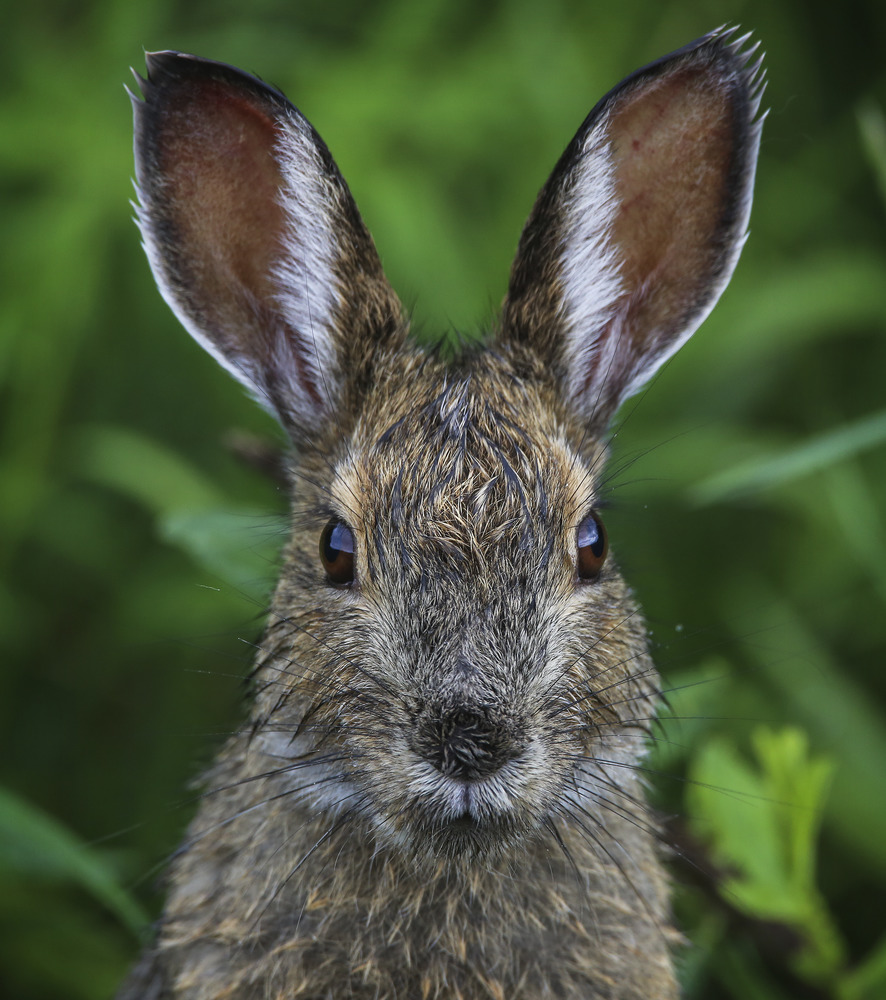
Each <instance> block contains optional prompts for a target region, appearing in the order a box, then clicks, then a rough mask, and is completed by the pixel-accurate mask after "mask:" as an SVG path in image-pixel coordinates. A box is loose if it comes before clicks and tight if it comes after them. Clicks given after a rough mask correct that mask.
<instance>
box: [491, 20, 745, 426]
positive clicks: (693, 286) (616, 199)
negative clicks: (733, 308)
mask: <svg viewBox="0 0 886 1000" xmlns="http://www.w3.org/2000/svg"><path fill="white" fill-rule="evenodd" d="M744 42H745V39H743V38H742V39H738V40H735V39H734V34H733V32H732V31H726V32H723V31H719V32H714V33H713V34H711V35H707V36H705V37H704V38H701V39H699V40H698V41H697V42H695V43H693V44H692V45H689V46H687V47H686V48H685V49H681V50H680V51H679V52H675V53H673V54H672V55H670V56H666V57H665V58H664V59H660V60H659V61H658V62H656V63H653V64H652V65H651V66H647V67H646V68H644V69H641V70H638V71H637V72H636V73H634V74H633V75H632V76H629V77H628V78H627V79H626V80H624V81H623V82H622V83H620V84H619V85H618V86H617V87H616V88H615V89H614V90H613V91H611V92H610V93H609V94H607V96H606V97H604V98H603V100H602V101H600V103H599V104H598V105H597V106H596V107H595V108H594V110H593V111H592V112H591V113H590V115H588V117H587V119H586V120H585V122H584V124H583V125H582V127H581V128H580V129H579V131H578V133H577V134H576V136H575V138H574V139H573V140H572V142H571V143H570V145H569V146H568V148H567V149H566V152H565V153H564V154H563V156H562V157H561V158H560V161H559V163H558V164H557V166H556V167H555V168H554V172H553V173H552V174H551V177H550V179H549V180H548V182H547V184H546V185H545V186H544V188H543V189H542V191H541V193H540V194H539V196H538V200H537V202H536V204H535V207H534V209H533V211H532V214H531V215H530V217H529V221H528V222H527V223H526V227H525V229H524V230H523V235H522V237H521V239H520V246H519V249H518V251H517V258H516V260H515V261H514V266H513V269H512V271H511V281H510V287H509V289H508V295H507V298H506V300H505V306H504V313H503V317H502V327H501V333H500V340H501V341H502V342H503V343H504V344H505V345H513V346H517V345H520V347H521V349H528V350H529V351H530V353H531V354H534V355H535V357H536V359H537V360H538V361H540V362H541V364H542V366H543V368H544V370H545V371H546V372H547V373H548V377H551V378H553V379H554V380H555V381H556V383H557V384H558V386H559V388H560V391H561V392H562V394H563V395H564V396H565V397H566V398H567V400H568V402H569V404H570V405H571V407H572V408H573V409H574V410H575V411H577V413H578V414H579V415H580V416H581V417H582V418H583V419H584V420H585V421H587V422H588V423H589V425H591V426H593V427H595V428H600V427H601V426H603V425H605V424H606V422H607V421H608V420H609V419H610V418H611V417H612V415H613V413H614V412H615V410H616V409H617V408H618V406H619V404H620V403H621V402H622V400H624V399H625V398H626V397H627V396H630V395H631V394H632V393H634V392H636V391H637V390H638V389H639V388H640V387H641V386H642V385H643V384H644V383H645V382H646V381H647V380H648V379H649V378H650V377H651V376H652V375H653V374H654V372H655V371H656V370H657V369H658V368H659V366H660V365H661V364H662V363H663V362H664V361H665V360H667V358H669V357H670V355H671V354H673V353H674V351H676V350H677V348H678V347H680V345H681V344H683V342H684V341H685V340H686V339H687V338H688V337H689V336H690V335H691V334H692V333H693V331H694V330H695V329H696V328H697V327H698V326H699V324H700V323H701V322H702V320H703V319H704V318H705V316H707V314H708V313H709V312H710V310H711V309H712V308H713V306H714V303H715V302H716V301H717V298H718V297H719V295H720V293H721V292H722V290H723V288H724V287H725V286H726V283H727V282H728V280H729V277H730V275H731V274H732V270H733V268H734V267H735V264H736V262H737V260H738V255H739V252H740V251H741V248H742V245H743V243H744V240H745V236H746V227H747V220H748V213H749V212H750V207H751V190H752V186H753V179H754V167H755V164H756V160H757V148H758V146H759V142H760V120H759V119H758V118H757V112H758V109H759V104H760V92H761V80H762V76H761V74H760V72H759V69H760V63H759V62H756V63H753V64H751V65H749V64H748V57H749V56H750V55H751V54H752V53H753V51H754V48H751V49H750V50H745V51H742V45H743V43H744Z"/></svg>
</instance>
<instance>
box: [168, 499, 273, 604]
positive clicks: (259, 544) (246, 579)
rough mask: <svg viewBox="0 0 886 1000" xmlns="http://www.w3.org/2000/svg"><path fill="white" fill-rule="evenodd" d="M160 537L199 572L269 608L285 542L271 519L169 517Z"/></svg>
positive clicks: (221, 514) (228, 514) (250, 515)
mask: <svg viewBox="0 0 886 1000" xmlns="http://www.w3.org/2000/svg"><path fill="white" fill-rule="evenodd" d="M159 530H160V535H161V537H162V538H163V539H164V540H165V541H167V542H170V543H171V544H173V545H176V546H178V547H179V548H181V549H182V550H183V551H184V552H187V553H188V555H189V556H191V558H192V559H194V561H195V562H196V563H198V564H199V565H200V566H203V567H204V568H205V569H208V570H209V571H210V572H211V573H212V574H213V575H215V576H218V577H221V579H223V580H225V581H226V582H227V583H231V584H233V585H234V586H236V587H237V588H238V589H240V590H242V591H244V592H245V593H246V594H247V595H248V596H250V597H251V598H253V599H254V600H256V601H259V602H262V603H263V602H264V600H265V598H266V597H267V595H268V592H269V591H270V589H271V587H272V586H273V583H274V579H275V577H276V575H277V570H278V567H279V559H278V557H279V553H280V547H281V544H282V538H281V534H280V529H279V526H278V525H274V524H271V525H270V526H269V525H268V518H267V515H266V514H263V513H261V512H259V511H255V510H250V509H246V508H241V509H239V510H231V509H219V508H214V509H210V510H197V511H170V512H169V513H167V514H165V515H164V516H163V517H161V518H160V520H159Z"/></svg>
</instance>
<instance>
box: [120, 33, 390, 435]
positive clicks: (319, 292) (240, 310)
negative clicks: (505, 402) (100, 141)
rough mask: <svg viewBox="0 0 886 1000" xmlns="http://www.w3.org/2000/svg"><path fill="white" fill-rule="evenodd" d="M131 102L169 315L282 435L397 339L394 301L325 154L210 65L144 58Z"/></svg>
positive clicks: (286, 118)
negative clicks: (273, 418)
mask: <svg viewBox="0 0 886 1000" xmlns="http://www.w3.org/2000/svg"><path fill="white" fill-rule="evenodd" d="M146 60H147V66H148V78H147V80H141V79H140V78H139V77H136V79H137V81H138V84H139V87H140V89H141V91H142V94H143V96H144V101H139V100H137V99H136V98H134V97H133V107H134V114H135V160H136V178H137V188H136V190H137V192H138V197H139V204H138V205H137V206H136V215H137V221H138V224H139V226H140V228H141V231H142V236H143V240H144V246H145V250H146V252H147V255H148V259H149V261H150V264H151V269H152V270H153V272H154V276H155V279H156V281H157V284H158V286H159V288H160V291H161V293H162V295H163V297H164V298H165V299H166V301H167V302H168V303H169V305H170V307H171V308H172V310H173V312H174V313H175V315H176V316H177V317H178V319H179V320H180V321H181V323H182V325H183V326H184V327H185V328H186V329H187V330H188V332H189V333H190V334H191V335H192V336H193V337H194V339H195V340H196V341H197V342H198V343H199V344H200V345H201V346H202V347H204V348H205V349H206V350H207V351H208V352H209V353H210V354H212V356H213V357H214V358H216V360H217V361H218V362H219V363H220V364H221V365H222V366H223V367H224V368H225V369H226V370H227V371H229V372H230V373H231V374H232V375H234V377H235V378H237V379H238V380H239V381H240V382H242V383H243V384H244V385H245V386H246V387H247V388H248V389H249V390H250V392H251V393H252V394H253V395H254V396H255V397H256V398H257V399H258V400H259V402H260V403H261V404H262V405H263V406H265V407H266V408H267V409H268V410H270V411H271V412H273V413H275V414H276V415H277V416H278V417H279V419H280V420H281V422H282V423H283V424H284V425H285V426H286V427H287V429H288V430H289V431H290V432H291V433H292V434H293V435H294V436H295V437H296V438H299V437H302V436H304V435H307V436H312V435H314V434H315V433H316V432H317V431H318V430H322V429H323V428H325V427H327V426H328V425H329V418H330V416H331V415H332V414H333V413H334V412H335V411H336V410H337V409H338V408H340V407H341V406H342V404H343V398H344V392H345V383H346V382H348V381H349V380H351V381H352V382H357V381H359V380H360V379H361V378H362V377H364V376H365V374H366V373H365V370H364V369H365V368H366V366H367V365H371V363H372V358H373V357H374V356H375V354H376V352H377V350H378V348H379V346H380V345H381V344H382V343H383V342H384V341H386V340H389V339H390V338H391V337H392V336H402V321H401V314H400V305H399V302H398V301H397V299H396V296H395V295H394V294H393V292H392V291H391V289H390V286H389V285H388V283H387V280H386V279H385V277H384V273H383V271H382V268H381V263H380V261H379V259H378V254H377V253H376V250H375V247H374V245H373V243H372V239H371V237H370V236H369V233H368V232H367V231H366V227H365V226H364V225H363V222H362V220H361V218H360V215H359V212H358V211H357V208H356V206H355V205H354V202H353V199H352V197H351V194H350V192H349V191H348V188H347V185H346V184H345V182H344V180H343V179H342V177H341V174H340V173H339V172H338V168H337V167H336V165H335V163H334V161H333V159H332V157H331V155H330V153H329V150H328V149H327V148H326V146H325V145H324V143H323V141H322V139H320V137H319V136H318V135H317V133H316V132H315V131H314V130H313V128H312V127H311V125H310V124H309V123H308V121H307V120H306V119H305V118H304V117H303V116H302V115H301V114H300V113H299V111H298V110H297V109H296V108H294V107H293V106H292V105H291V104H290V103H289V102H288V101H287V100H286V98H285V97H284V96H283V95H282V94H281V93H279V91H276V90H274V89H273V88H271V87H268V86H266V85H265V84H264V83H262V82H261V81H260V80H258V79H256V78H255V77H252V76H249V75H248V74H246V73H242V72H241V71H240V70H237V69H235V68H234V67H231V66H226V65H224V64H222V63H215V62H211V61H210V60H206V59H198V58H196V57H194V56H188V55H184V54H182V53H177V52H160V53H148V55H147V57H146Z"/></svg>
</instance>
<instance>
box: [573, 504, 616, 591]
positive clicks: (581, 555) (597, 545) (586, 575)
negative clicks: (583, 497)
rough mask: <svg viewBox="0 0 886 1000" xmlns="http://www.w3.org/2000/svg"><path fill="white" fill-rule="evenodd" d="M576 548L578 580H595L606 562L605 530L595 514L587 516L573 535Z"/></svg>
mask: <svg viewBox="0 0 886 1000" xmlns="http://www.w3.org/2000/svg"><path fill="white" fill-rule="evenodd" d="M575 544H576V546H577V548H578V559H577V560H576V563H577V565H576V569H577V570H578V578H579V580H596V578H597V577H598V576H599V574H600V570H601V569H602V568H603V563H604V562H606V551H607V548H608V545H607V542H606V529H605V528H604V527H603V522H602V521H601V520H600V518H599V517H597V515H596V514H588V516H587V517H586V518H585V519H584V520H583V521H582V522H581V524H579V526H578V529H577V531H576V533H575Z"/></svg>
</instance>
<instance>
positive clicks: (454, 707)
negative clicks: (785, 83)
mask: <svg viewBox="0 0 886 1000" xmlns="http://www.w3.org/2000/svg"><path fill="white" fill-rule="evenodd" d="M753 51H754V50H753V48H751V49H750V50H748V49H747V48H746V46H745V39H744V38H736V36H735V34H734V32H732V31H718V32H714V33H712V34H710V35H707V36H705V37H703V38H701V39H699V40H698V41H696V42H694V43H693V44H691V45H689V46H687V47H686V48H684V49H681V50H680V51H678V52H676V53H674V54H672V55H669V56H667V57H665V58H664V59H661V60H659V61H658V62H656V63H653V64H652V65H650V66H647V67H645V68H644V69H641V70H639V71H637V72H636V73H634V74H633V75H631V76H629V77H628V78H627V79H626V80H624V81H623V82H622V83H620V84H619V85H618V86H617V87H616V88H615V89H614V90H613V91H612V92H611V93H609V94H608V95H607V96H606V97H604V98H603V100H602V101H600V103H599V104H597V106H596V107H595V108H594V109H593V111H591V113H590V114H589V116H588V117H587V119H586V120H585V122H584V124H583V125H582V126H581V128H580V129H579V130H578V133H577V134H576V136H575V138H574V139H573V140H572V142H571V143H570V144H569V146H568V147H567V149H566V151H565V153H564V154H563V155H562V157H561V158H560V160H559V162H558V163H557V165H556V167H555V168H554V171H553V173H552V175H551V177H550V179H549V180H548V181H547V183H546V184H545V186H544V187H543V188H542V190H541V193H540V194H539V196H538V200H537V201H536V203H535V207H534V208H533V210H532V213H531V215H530V217H529V221H528V222H527V224H526V227H525V229H524V231H523V234H522V237H521V239H520V244H519V248H518V250H517V256H516V260H515V262H514V265H513V269H512V271H511V277H510V286H509V289H508V293H507V297H506V299H505V302H504V305H503V308H502V312H501V316H500V319H499V321H498V323H497V325H496V327H495V329H494V331H493V332H492V333H491V335H490V337H489V338H488V342H487V343H486V345H485V346H482V347H481V346H471V347H467V348H465V349H464V351H463V352H462V353H461V355H460V356H459V357H457V358H456V359H455V360H454V361H449V360H446V359H445V358H444V356H443V354H444V352H442V351H434V350H430V351H428V350H424V349H422V348H421V347H419V346H417V345H416V344H414V343H413V342H412V341H410V339H409V337H408V320H407V317H406V316H405V315H404V311H403V309H402V308H401V306H400V303H399V302H398V300H397V298H396V296H395V295H394V292H393V291H392V290H391V287H390V286H389V284H388V282H387V280H386V279H385V275H384V273H383V271H382V267H381V263H380V261H379V257H378V254H377V252H376V249H375V246H374V245H373V242H372V239H371V237H370V235H369V233H368V232H367V230H366V228H365V226H364V224H363V221H362V220H361V218H360V214H359V212H358V211H357V208H356V206H355V204H354V201H353V200H352V197H351V194H350V192H349V191H348V187H347V185H346V184H345V182H344V180H343V179H342V176H341V174H340V173H339V171H338V169H337V167H336V165H335V162H334V161H333V159H332V157H331V155H330V153H329V150H328V149H327V148H326V146H325V145H324V143H323V141H322V140H321V139H320V137H319V136H318V135H317V133H316V132H315V131H314V129H313V128H312V127H311V125H310V124H309V123H308V122H307V121H306V120H305V119H304V118H303V117H302V115H301V114H300V113H299V112H298V111H297V110H296V108H294V107H293V106H292V105H291V104H290V103H289V102H288V101H287V100H286V99H285V98H284V97H283V95H282V94H281V93H279V92H278V91H276V90H274V89H272V88H271V87H268V86H266V85H265V84H264V83H262V82H260V81H259V80H257V79H255V78H253V77H251V76H248V75H246V74H245V73H242V72H240V71H239V70H236V69H234V68H232V67H230V66H225V65H222V64H219V63H215V62H209V61H207V60H204V59H198V58H196V57H194V56H189V55H182V54H180V53H177V52H161V53H155V54H150V55H148V57H147V69H148V75H147V80H146V81H142V80H139V83H140V87H141V91H142V95H143V98H144V99H143V100H134V107H135V133H136V139H135V151H136V172H137V183H138V196H139V200H140V206H139V208H138V220H139V223H140V225H141V231H142V234H143V237H144V243H145V247H146V249H147V253H148V257H149V258H150V263H151V267H152V269H153V272H154V276H155V278H156V280H157V283H158V285H159V287H160V290H161V292H162V294H163V296H164V298H165V299H166V301H167V302H168V303H169V305H170V306H171V307H172V309H173V311H174V312H175V314H176V316H178V318H179V319H180V320H181V322H182V323H183V324H184V326H185V327H186V328H187V330H188V331H189V332H190V333H191V335H192V336H193V337H195V338H196V339H197V340H198V341H199V343H200V344H202V346H203V347H205V348H206V350H207V351H209V353H210V354H212V355H213V356H214V357H215V358H216V360H217V361H219V362H220V363H221V364H222V365H223V366H224V367H225V368H226V369H227V370H228V371H229V372H230V373H231V374H232V375H234V377H235V378H237V379H239V380H240V381H241V382H242V383H243V384H244V385H245V386H246V387H247V388H248V389H249V390H250V392H252V393H253V395H254V396H255V397H256V398H257V399H258V401H259V402H260V403H261V404H262V405H263V406H265V407H267V408H268V409H269V410H270V411H271V412H272V413H274V414H275V415H276V416H277V418H278V419H279V420H280V422H281V423H282V425H283V426H284V428H285V429H286V430H287V432H288V433H289V435H290V436H291V438H292V441H293V444H294V457H293V458H292V462H291V481H292V497H293V515H292V536H291V540H290V541H289V543H288V545H287V547H286V550H285V553H284V557H283V565H282V572H281V576H280V581H279V584H278V585H277V588H276V591H275V593H274V596H273V600H272V603H271V609H270V622H269V625H268V627H267V631H266V633H265V635H264V638H263V640H262V643H261V653H260V655H259V657H258V662H257V664H256V669H255V680H254V695H253V700H252V709H251V716H250V720H249V724H248V726H246V727H244V729H243V731H242V732H239V733H237V734H236V735H234V736H233V737H232V738H230V739H229V740H228V742H227V744H226V745H225V746H224V748H223V749H222V751H221V752H220V754H219V755H218V758H217V760H216V762H215V764H214V765H213V767H212V768H211V769H210V771H209V773H208V774H207V775H206V777H205V789H206V791H205V795H204V796H203V799H202V804H201V806H200V809H199V812H198V814H197V816H196V818H195V819H194V821H193V823H192V825H191V827H190V829H189V831H188V834H187V837H186V839H185V842H184V844H183V845H182V847H181V849H180V850H179V851H178V852H177V854H176V856H175V859H174V860H173V862H172V864H171V871H170V873H169V888H168V899H167V902H166V906H165V909H164V912H163V915H162V917H161V919H160V921H159V925H158V927H157V929H156V937H155V940H154V942H153V943H152V944H151V945H150V947H149V948H148V949H147V950H146V952H145V954H144V955H143V957H142V959H141V961H140V962H139V963H138V965H137V966H136V968H135V969H134V970H133V972H132V974H131V976H130V978H129V980H128V981H127V983H126V984H125V985H124V987H123V988H122V992H121V993H120V997H122V998H140V1000H145V998H189V1000H217V998H222V997H224V998H226V1000H247V998H255V1000H272V998H274V1000H295V998H313V1000H321V998H335V1000H343V998H366V1000H369V998H372V1000H392V998H402V1000H442V998H445V1000H478V998H486V1000H504V998H507V1000H519V998H524V1000H525V998H534V1000H536V998H544V997H550V998H554V997H557V998H579V997H581V998H583V1000H587V998H591V997H600V998H603V997H605V998H619V1000H627V998H633V1000H665V998H672V997H675V996H676V995H677V985H676V981H675V978H674V973H673V968H672V960H671V955H670V950H671V948H672V946H673V945H674V943H675V942H677V941H678V939H679V936H678V934H677V932H676V931H675V930H674V929H673V925H672V923H671V918H670V915H669V904H668V880H667V876H666V875H665V873H664V871H663V869H662V866H661V863H660V861H659V856H658V855H659V851H658V849H657V829H656V819H655V817H654V815H653V814H652V812H651V811H650V809H649V808H648V806H647V805H646V803H645V801H644V792H643V782H642V780H641V776H640V775H639V774H638V768H637V765H638V764H639V763H640V762H641V761H642V758H643V752H644V741H645V736H646V734H647V731H648V729H649V726H650V720H651V719H652V718H653V716H654V713H655V710H656V701H657V693H658V686H659V685H658V679H657V675H656V672H655V669H654V667H653V665H652V662H651V661H650V658H649V654H648V651H647V640H646V634H645V630H644V626H643V623H642V620H641V617H640V614H639V612H638V609H637V606H636V604H635V603H634V601H633V599H632V596H631V592H630V590H629V589H628V587H627V586H626V585H625V583H624V581H623V580H622V578H621V576H620V575H619V571H618V569H617V567H616V564H615V561H614V559H613V558H612V555H611V554H610V553H609V551H608V543H607V536H606V530H605V528H604V526H603V520H602V519H601V516H600V513H599V501H600V496H601V490H602V485H601V484H602V483H603V482H604V481H603V479H602V476H603V464H604V461H605V459H606V452H607V444H606V434H607V426H608V424H609V422H610V420H611V419H612V417H613V415H614V414H615V412H616V410H617V409H618V407H619V405H620V403H621V402H622V401H623V400H624V399H625V398H626V397H628V396H630V395H631V394H632V393H635V392H637V390H639V389H640V387H641V386H643V385H644V384H645V383H646V382H647V381H648V380H649V378H650V377H651V376H652V375H653V373H654V372H655V371H656V370H657V369H658V368H659V366H660V365H661V364H662V363H663V362H664V361H665V360H666V359H667V358H669V357H670V356H671V355H672V354H673V353H674V352H675V351H676V350H677V348H678V347H680V345H681V344H682V343H683V342H684V341H685V340H686V339H687V338H688V337H689V336H690V334H691V333H692V332H693V331H694V330H695V329H696V328H697V327H698V326H699V324H700V323H701V322H702V320H703V319H704V318H705V316H706V315H707V314H708V312H709V311H710V310H711V308H712V307H713V305H714V303H715V301H716V300H717V298H718V296H719V295H720V293H721V291H722V290H723V288H724V286H725V285H726V283H727V281H728V280H729V277H730V274H731V272H732V270H733V268H734V266H735V263H736V260H737V258H738V255H739V252H740V250H741V247H742V244H743V243H744V240H745V236H746V226H747V221H748V213H749V210H750V205H751V189H752V182H753V173H754V167H755V162H756V156H757V148H758V145H759V139H760V125H761V122H760V118H759V115H758V109H759V103H760V91H761V79H762V74H761V71H760V62H759V61H753V60H752V59H751V58H750V55H751V53H753ZM429 238H430V237H429Z"/></svg>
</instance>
